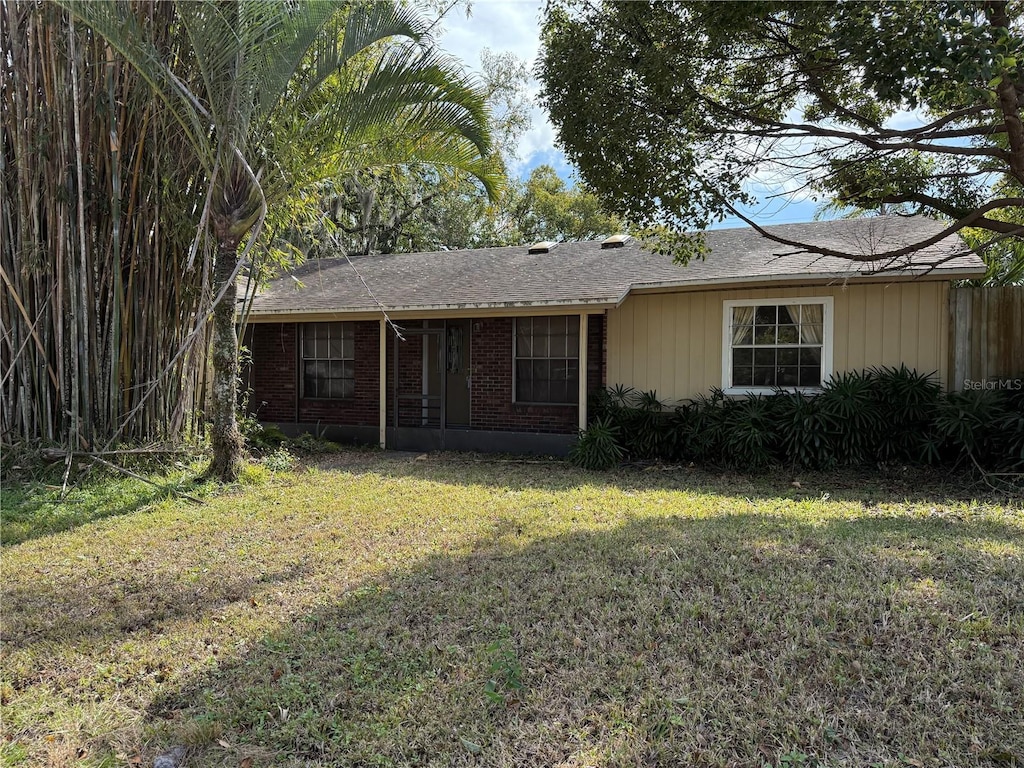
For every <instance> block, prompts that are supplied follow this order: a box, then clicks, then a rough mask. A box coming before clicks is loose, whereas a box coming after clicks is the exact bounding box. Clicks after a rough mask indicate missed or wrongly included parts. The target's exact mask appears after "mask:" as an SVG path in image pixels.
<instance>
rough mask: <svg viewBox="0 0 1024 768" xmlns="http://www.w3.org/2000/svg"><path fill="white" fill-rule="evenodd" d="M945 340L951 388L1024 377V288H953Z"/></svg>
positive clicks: (957, 388) (962, 387)
mask: <svg viewBox="0 0 1024 768" xmlns="http://www.w3.org/2000/svg"><path fill="white" fill-rule="evenodd" d="M949 339H950V341H949V348H950V364H949V370H950V376H951V379H952V381H951V385H952V388H953V389H956V390H962V389H964V388H965V387H969V386H970V384H969V383H968V382H986V381H989V382H991V381H995V380H998V379H1012V378H1016V377H1022V376H1024V286H1019V285H1017V286H993V287H984V288H953V289H951V290H950V293H949ZM975 386H977V385H975Z"/></svg>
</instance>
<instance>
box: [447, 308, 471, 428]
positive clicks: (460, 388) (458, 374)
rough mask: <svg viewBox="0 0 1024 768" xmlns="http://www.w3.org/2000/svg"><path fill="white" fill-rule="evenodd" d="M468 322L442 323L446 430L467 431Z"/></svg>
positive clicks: (449, 321) (453, 321) (468, 380)
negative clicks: (459, 428)
mask: <svg viewBox="0 0 1024 768" xmlns="http://www.w3.org/2000/svg"><path fill="white" fill-rule="evenodd" d="M469 333H470V321H469V320H448V321H447V322H446V323H445V347H446V354H445V358H446V371H445V409H444V415H445V427H463V428H467V429H468V428H469V384H470V379H469V370H470V369H469Z"/></svg>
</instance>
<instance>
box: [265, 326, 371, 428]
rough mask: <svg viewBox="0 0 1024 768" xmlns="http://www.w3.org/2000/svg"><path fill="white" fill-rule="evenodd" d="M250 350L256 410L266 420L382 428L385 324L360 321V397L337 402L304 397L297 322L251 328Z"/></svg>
mask: <svg viewBox="0 0 1024 768" xmlns="http://www.w3.org/2000/svg"><path fill="white" fill-rule="evenodd" d="M251 328H252V332H251V336H250V339H251V340H250V343H249V349H250V350H251V351H252V368H251V371H250V373H249V377H248V378H249V386H250V387H251V388H252V395H251V397H250V399H249V407H250V410H254V411H256V412H257V414H258V415H259V418H260V420H261V421H268V422H284V423H292V422H296V421H297V422H298V423H304V424H308V423H313V422H317V421H321V422H324V423H327V424H344V425H346V426H376V425H377V423H378V420H379V418H380V416H379V412H378V408H377V397H378V391H379V386H380V374H379V368H378V363H379V357H378V350H379V332H380V331H379V326H378V324H377V322H375V321H369V322H359V323H355V328H354V329H353V336H354V341H355V393H354V394H353V396H352V397H346V398H344V399H337V400H318V399H312V398H299V401H298V415H297V417H296V408H295V401H296V396H297V395H298V391H297V390H298V389H301V382H300V379H301V376H300V373H299V371H300V366H301V362H300V361H299V357H298V347H297V343H298V342H297V339H298V333H299V332H300V330H301V326H299V325H298V324H296V323H256V324H253V325H252V326H251Z"/></svg>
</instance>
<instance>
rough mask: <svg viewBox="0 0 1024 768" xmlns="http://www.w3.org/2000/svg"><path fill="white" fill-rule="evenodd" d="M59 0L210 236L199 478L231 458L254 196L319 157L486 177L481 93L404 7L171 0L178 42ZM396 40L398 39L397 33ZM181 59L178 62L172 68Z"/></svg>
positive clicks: (285, 184) (490, 183)
mask: <svg viewBox="0 0 1024 768" xmlns="http://www.w3.org/2000/svg"><path fill="white" fill-rule="evenodd" d="M64 6H65V7H66V8H67V9H68V10H69V11H70V12H71V13H72V14H73V15H74V16H75V17H76V18H78V19H80V20H81V21H83V22H84V23H85V24H87V25H88V26H89V27H90V28H91V29H92V30H94V31H95V32H97V33H98V34H100V35H102V36H103V37H104V38H105V39H106V40H107V42H108V43H109V45H110V47H111V48H112V49H114V50H115V51H116V52H117V53H118V54H119V55H120V56H122V57H124V59H125V60H126V61H128V62H129V63H130V64H131V65H132V66H134V67H135V68H136V69H137V70H138V71H139V72H140V73H141V75H142V77H144V78H145V79H146V81H147V82H148V83H149V85H150V87H151V88H152V89H153V93H154V94H155V96H156V98H157V100H158V101H159V102H160V103H161V106H162V107H163V108H164V109H166V110H168V111H169V113H170V114H172V115H173V116H174V118H175V119H176V121H177V123H178V125H179V127H180V129H181V131H182V133H183V135H184V137H185V139H186V142H187V146H188V147H189V149H190V150H191V152H192V154H193V156H194V158H195V159H196V160H197V161H198V163H199V164H200V166H201V168H202V170H203V173H204V174H205V176H206V179H207V181H208V194H207V195H206V198H205V206H201V207H202V219H203V221H204V222H205V223H206V224H207V225H208V227H209V231H210V234H211V236H212V238H213V240H214V241H215V244H216V255H215V258H214V260H213V265H212V269H211V273H212V275H213V279H212V293H213V296H214V298H213V348H212V356H213V395H212V400H213V402H212V425H211V442H212V447H213V454H214V458H213V462H212V465H211V470H210V471H211V474H213V475H215V476H217V477H219V478H221V479H223V480H226V481H229V480H232V479H234V478H235V477H236V476H237V473H238V469H239V466H240V461H241V455H242V439H241V436H240V433H239V431H238V425H237V421H236V414H235V409H236V406H237V402H236V400H237V377H238V338H237V333H236V326H235V313H236V298H237V296H236V288H235V280H236V278H237V276H238V272H239V267H240V264H241V259H240V249H241V248H242V246H243V244H245V243H249V244H252V243H253V242H254V241H255V238H256V237H257V236H258V235H259V233H260V230H261V227H262V223H263V221H264V219H265V217H266V215H267V211H268V207H269V206H270V205H272V204H274V203H275V202H280V201H282V200H284V199H285V198H287V197H288V196H289V195H291V194H294V191H295V187H296V186H301V185H303V184H309V183H310V182H311V180H312V179H311V176H316V175H319V174H320V173H321V172H325V171H326V170H327V169H330V170H331V171H332V172H335V173H336V172H337V169H338V168H339V167H341V168H351V169H356V168H361V167H366V166H372V165H378V164H384V163H388V162H395V161H396V159H401V160H407V159H417V158H418V159H420V160H421V161H423V162H430V163H432V164H434V165H437V166H445V167H455V168H459V169H461V170H463V171H465V172H466V173H469V174H473V175H474V176H476V177H477V178H478V179H479V180H480V182H481V183H482V184H484V185H485V187H487V188H488V189H489V190H490V191H491V192H492V193H495V192H496V190H497V183H498V180H497V178H496V176H495V174H494V173H493V168H492V166H491V165H490V164H488V163H487V161H486V155H487V152H488V149H489V143H490V138H489V133H488V127H487V114H486V109H485V106H484V102H483V99H482V98H481V96H480V94H479V93H478V91H477V90H476V89H474V88H473V86H472V84H471V83H470V82H469V81H468V80H467V79H466V78H465V76H464V75H463V74H462V72H461V69H460V68H458V67H456V66H455V65H454V64H453V63H452V62H450V61H449V60H447V59H446V58H444V57H443V56H441V55H440V54H439V53H437V52H436V51H435V50H432V49H431V48H430V47H429V46H427V45H425V44H422V45H421V44H420V43H426V42H427V38H426V28H425V25H424V24H423V23H422V22H421V20H420V19H419V18H418V17H417V16H416V15H415V13H414V12H412V11H411V10H410V9H409V8H408V7H406V6H403V5H398V4H392V3H388V2H374V3H348V2H340V1H338V2H330V1H328V0H311V1H310V2H298V3H296V2H279V1H278V2H275V1H272V0H263V1H260V0H244V1H242V0H236V1H234V2H219V1H209V2H180V3H176V4H175V11H176V13H175V18H174V21H173V23H174V24H176V25H180V28H181V29H182V30H184V32H185V35H186V37H187V40H188V41H189V45H188V48H187V50H185V51H173V50H167V49H166V48H165V47H161V46H160V45H158V43H157V41H156V40H155V39H154V29H153V28H152V26H151V25H148V24H147V23H146V21H145V19H144V18H140V17H138V16H137V15H135V14H133V13H132V12H131V8H130V7H128V6H127V5H125V4H123V3H77V2H70V0H65V2H64ZM398 39H401V42H396V40H398ZM182 62H185V63H186V64H187V65H189V68H188V69H187V70H184V71H183V69H182Z"/></svg>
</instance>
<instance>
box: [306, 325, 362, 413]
mask: <svg viewBox="0 0 1024 768" xmlns="http://www.w3.org/2000/svg"><path fill="white" fill-rule="evenodd" d="M354 330H355V326H354V324H353V323H304V324H303V326H302V396H303V397H308V398H318V399H327V400H336V399H341V398H345V397H352V395H354V394H355V391H356V365H355V333H354Z"/></svg>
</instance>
